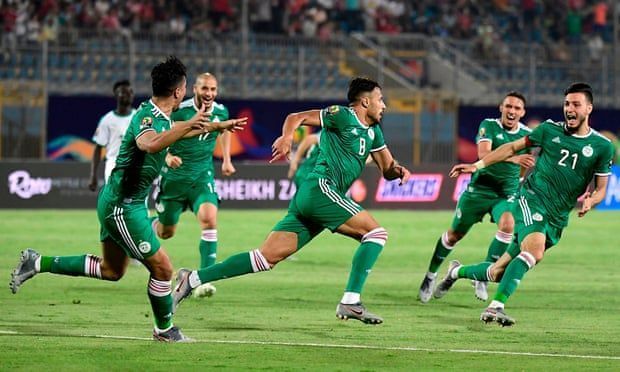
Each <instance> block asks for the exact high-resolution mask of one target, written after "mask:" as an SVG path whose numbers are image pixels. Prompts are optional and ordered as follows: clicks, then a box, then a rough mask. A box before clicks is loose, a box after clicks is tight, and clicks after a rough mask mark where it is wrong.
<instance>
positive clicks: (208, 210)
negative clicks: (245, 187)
mask: <svg viewBox="0 0 620 372" xmlns="http://www.w3.org/2000/svg"><path fill="white" fill-rule="evenodd" d="M217 88H218V83H217V79H216V78H215V76H213V75H212V74H210V73H203V74H200V75H198V77H197V78H196V82H195V83H194V86H193V91H194V97H192V98H190V99H188V100H186V101H183V102H182V103H181V106H180V107H179V109H178V110H177V111H175V112H173V113H172V117H171V118H172V120H174V121H176V120H188V119H189V118H191V117H192V116H194V115H195V114H196V112H197V111H198V110H199V108H200V107H201V106H202V105H204V106H205V108H206V113H207V115H209V120H210V121H212V122H221V121H225V120H228V109H227V108H226V107H225V106H224V105H222V104H220V103H217V102H215V98H216V97H217ZM219 134H220V132H218V131H216V132H209V133H205V134H203V135H200V136H195V137H191V138H185V139H181V140H179V141H177V142H175V143H174V144H173V145H172V146H170V148H169V149H168V155H166V166H165V167H163V168H162V172H161V181H160V187H159V188H160V190H159V195H158V197H157V203H156V206H155V207H156V209H157V213H158V220H157V221H156V223H157V227H156V229H157V235H158V236H159V237H160V238H162V239H168V238H170V237H172V236H173V235H174V233H175V231H176V226H177V223H178V222H179V217H180V215H181V213H182V212H183V211H184V210H185V209H186V208H190V209H191V211H192V212H194V214H195V215H196V218H197V219H198V223H199V225H200V229H201V238H200V242H199V245H198V251H199V252H200V267H201V268H204V267H209V266H211V265H213V264H214V263H215V259H216V254H217V209H218V204H219V198H218V195H217V192H216V190H215V178H214V177H215V170H214V168H213V151H214V150H215V144H216V139H217V138H218V135H219ZM230 136H231V132H230V131H223V132H222V139H221V141H222V142H221V144H222V148H223V159H222V160H223V162H222V174H223V175H225V176H230V175H232V174H234V173H235V167H234V166H233V164H232V162H231V160H230ZM214 293H215V287H214V286H213V285H212V284H211V283H205V284H203V285H202V286H200V287H199V288H196V291H194V296H196V297H205V296H211V295H213V294H214Z"/></svg>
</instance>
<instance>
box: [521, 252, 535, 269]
mask: <svg viewBox="0 0 620 372" xmlns="http://www.w3.org/2000/svg"><path fill="white" fill-rule="evenodd" d="M517 258H518V259H520V260H521V261H523V262H525V264H526V265H527V267H528V269H531V268H532V267H534V266H536V259H535V258H534V256H533V255H532V254H531V253H530V252H525V251H522V252H521V253H519V255H518V256H517Z"/></svg>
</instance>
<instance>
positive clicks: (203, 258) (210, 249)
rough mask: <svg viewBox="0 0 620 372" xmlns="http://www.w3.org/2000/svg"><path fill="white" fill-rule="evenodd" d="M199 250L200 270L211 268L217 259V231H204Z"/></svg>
mask: <svg viewBox="0 0 620 372" xmlns="http://www.w3.org/2000/svg"><path fill="white" fill-rule="evenodd" d="M198 250H199V251H200V268H205V267H209V266H211V265H213V264H214V263H215V258H216V254H217V230H216V229H205V230H202V236H201V238H200V244H199V245H198Z"/></svg>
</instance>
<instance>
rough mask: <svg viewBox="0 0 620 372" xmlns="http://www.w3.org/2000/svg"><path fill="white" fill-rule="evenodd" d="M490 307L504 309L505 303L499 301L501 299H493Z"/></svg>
mask: <svg viewBox="0 0 620 372" xmlns="http://www.w3.org/2000/svg"><path fill="white" fill-rule="evenodd" d="M489 307H493V308H500V309H503V308H504V303H503V302H499V301H497V300H493V301H491V303H490V304H489Z"/></svg>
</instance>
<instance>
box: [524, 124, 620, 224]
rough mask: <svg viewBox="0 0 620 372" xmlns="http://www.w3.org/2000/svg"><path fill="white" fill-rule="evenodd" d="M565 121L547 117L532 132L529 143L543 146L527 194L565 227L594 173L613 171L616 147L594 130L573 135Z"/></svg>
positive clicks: (525, 190)
mask: <svg viewBox="0 0 620 372" xmlns="http://www.w3.org/2000/svg"><path fill="white" fill-rule="evenodd" d="M564 125H565V124H564V123H563V122H554V121H552V120H547V121H545V122H544V123H542V124H541V125H540V126H538V127H537V128H536V129H535V130H534V131H533V132H532V133H531V134H530V135H528V144H529V145H531V146H538V147H540V154H539V157H538V160H537V161H536V166H535V167H534V170H533V172H532V174H531V175H530V176H529V177H528V178H527V180H526V182H525V184H524V189H523V191H522V192H523V193H530V194H532V195H535V196H536V198H537V199H538V200H539V201H540V202H541V203H542V204H543V205H544V206H545V208H546V209H547V211H548V212H549V218H550V222H551V223H553V224H555V225H557V226H559V227H564V226H566V224H567V223H568V214H569V213H570V211H571V209H573V208H574V206H575V203H576V201H577V199H578V198H579V197H580V196H581V195H582V194H583V193H584V192H585V191H586V189H587V187H588V184H590V182H591V181H592V178H593V177H594V176H605V175H609V174H611V163H612V159H613V156H614V148H613V145H612V144H611V141H609V140H608V139H607V138H606V137H604V136H603V135H601V134H600V133H599V132H597V131H596V130H594V129H591V130H590V133H588V134H587V135H585V136H577V135H575V134H570V133H569V132H567V131H566V130H565V129H564Z"/></svg>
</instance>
